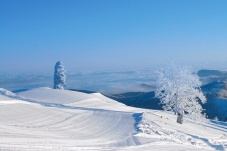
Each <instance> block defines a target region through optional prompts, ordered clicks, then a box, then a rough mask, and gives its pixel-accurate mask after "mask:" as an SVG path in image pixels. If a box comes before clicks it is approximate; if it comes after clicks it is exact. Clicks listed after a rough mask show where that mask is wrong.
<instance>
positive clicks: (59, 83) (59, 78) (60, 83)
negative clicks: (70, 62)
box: [54, 61, 66, 90]
mask: <svg viewBox="0 0 227 151" xmlns="http://www.w3.org/2000/svg"><path fill="white" fill-rule="evenodd" d="M65 80H66V75H65V70H64V67H63V66H62V62H61V61H58V62H57V63H56V64H55V67H54V89H62V90H64V87H65V85H66V84H65Z"/></svg>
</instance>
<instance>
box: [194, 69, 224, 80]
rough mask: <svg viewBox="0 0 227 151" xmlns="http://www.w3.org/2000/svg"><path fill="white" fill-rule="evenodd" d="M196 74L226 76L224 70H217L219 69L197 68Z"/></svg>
mask: <svg viewBox="0 0 227 151" xmlns="http://www.w3.org/2000/svg"><path fill="white" fill-rule="evenodd" d="M198 76H200V77H210V76H216V77H219V78H220V77H227V72H226V71H219V70H205V69H203V70H199V71H198Z"/></svg>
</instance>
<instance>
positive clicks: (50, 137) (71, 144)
mask: <svg viewBox="0 0 227 151" xmlns="http://www.w3.org/2000/svg"><path fill="white" fill-rule="evenodd" d="M175 120H176V117H175V115H173V114H172V113H168V112H163V111H155V110H145V109H138V108H133V107H128V106H125V105H123V104H121V103H118V102H116V101H114V100H111V99H109V98H107V97H105V96H103V95H101V94H98V93H96V94H85V93H81V92H73V91H67V90H65V91H61V90H53V89H49V88H38V89H32V90H29V91H25V92H20V93H18V94H17V95H16V94H13V93H11V92H9V91H7V90H4V89H0V136H1V137H0V150H1V151H2V150H3V151H4V150H7V151H8V150H13V151H14V150H21V151H22V150H32V151H33V150H35V151H36V150H120V151H123V150H133V151H134V150H135V151H137V150H138V151H140V150H159V151H160V150H169V151H171V150H174V151H176V150H226V149H227V124H226V123H224V122H206V123H204V124H203V125H201V124H198V123H196V122H193V121H192V120H190V119H189V118H187V117H185V122H184V123H183V125H181V124H177V123H176V121H175Z"/></svg>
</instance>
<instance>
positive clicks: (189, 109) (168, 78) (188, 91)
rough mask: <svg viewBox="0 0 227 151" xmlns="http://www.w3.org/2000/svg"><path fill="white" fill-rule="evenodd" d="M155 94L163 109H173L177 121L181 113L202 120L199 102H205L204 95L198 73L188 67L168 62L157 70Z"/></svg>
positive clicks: (181, 115)
mask: <svg viewBox="0 0 227 151" xmlns="http://www.w3.org/2000/svg"><path fill="white" fill-rule="evenodd" d="M155 75H156V84H157V89H156V92H155V96H156V97H158V98H160V101H161V103H162V104H164V106H163V109H164V110H168V111H174V112H175V113H176V114H177V115H178V117H177V122H178V123H180V124H182V122H183V115H184V114H188V115H189V116H190V117H191V118H193V119H196V120H200V121H201V120H202V119H203V115H202V113H201V112H202V111H203V109H202V107H201V105H200V103H199V102H201V103H205V102H206V97H205V96H204V94H203V93H202V91H201V88H200V86H201V82H200V80H199V77H198V75H197V74H196V73H195V72H192V70H191V69H190V68H189V67H180V66H175V65H173V64H172V63H170V64H169V65H168V66H167V68H164V69H160V70H157V71H156V72H155Z"/></svg>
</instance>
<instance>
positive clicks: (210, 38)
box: [0, 0, 227, 72]
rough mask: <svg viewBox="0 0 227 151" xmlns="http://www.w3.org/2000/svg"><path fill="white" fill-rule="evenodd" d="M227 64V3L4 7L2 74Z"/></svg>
mask: <svg viewBox="0 0 227 151" xmlns="http://www.w3.org/2000/svg"><path fill="white" fill-rule="evenodd" d="M58 60H61V61H62V62H63V64H64V66H65V68H67V69H68V70H70V71H75V72H76V71H83V70H90V69H93V70H96V69H97V70H100V69H108V68H109V69H117V68H135V67H136V68H143V67H149V66H154V65H157V64H161V63H162V62H163V61H166V60H175V61H178V62H182V63H195V62H196V63H203V62H222V61H227V1H226V0H218V1H214V0H0V70H1V72H26V71H33V72H39V71H48V70H52V69H53V67H54V64H55V62H56V61H58Z"/></svg>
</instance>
